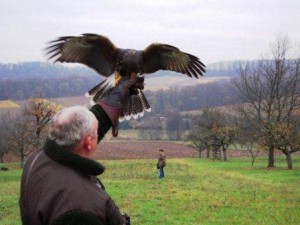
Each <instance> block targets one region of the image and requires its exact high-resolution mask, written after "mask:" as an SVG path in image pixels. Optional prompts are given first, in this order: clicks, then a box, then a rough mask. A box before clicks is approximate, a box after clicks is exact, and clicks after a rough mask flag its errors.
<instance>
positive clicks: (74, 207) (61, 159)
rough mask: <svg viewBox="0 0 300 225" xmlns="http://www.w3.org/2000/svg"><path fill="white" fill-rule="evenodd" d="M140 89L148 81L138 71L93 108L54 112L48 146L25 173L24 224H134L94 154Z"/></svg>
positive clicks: (22, 188) (73, 108) (23, 184)
mask: <svg viewBox="0 0 300 225" xmlns="http://www.w3.org/2000/svg"><path fill="white" fill-rule="evenodd" d="M136 88H143V79H139V78H137V77H136V76H135V75H133V76H131V78H128V79H125V80H123V81H122V82H121V83H120V84H119V85H118V86H117V87H116V88H115V89H114V90H113V91H112V92H111V93H109V94H108V95H107V96H105V97H104V98H103V99H101V100H100V101H99V102H98V103H97V104H96V105H94V106H93V107H92V108H91V109H90V110H88V109H87V108H85V107H82V106H74V107H70V108H65V109H63V110H61V111H59V112H58V113H56V115H54V117H53V118H52V121H51V123H50V129H49V136H48V138H47V140H46V142H45V145H44V148H43V149H41V150H38V151H36V152H34V153H33V154H32V155H31V156H30V158H29V159H28V160H27V162H26V165H25V168H24V171H23V176H22V181H21V195H20V211H21V219H22V224H23V225H62V224H63V225H105V224H109V225H126V224H130V218H129V217H128V216H127V215H126V214H125V215H122V214H121V213H120V211H119V209H118V207H117V206H116V205H115V203H114V201H113V200H112V199H111V198H110V197H109V195H108V194H107V193H106V191H105V188H104V185H103V184H102V183H101V181H100V180H99V179H98V178H97V176H99V175H100V174H102V173H103V172H104V167H103V166H102V165H101V164H100V163H98V162H96V161H94V160H92V159H91V156H92V154H93V153H94V152H95V150H96V147H97V143H98V142H100V140H101V139H102V138H103V137H104V135H105V134H106V133H107V131H108V130H109V129H110V128H111V127H113V132H115V131H116V129H117V120H118V117H119V116H120V113H121V111H122V106H123V104H124V102H125V101H126V100H127V99H128V98H129V96H130V94H131V92H132V90H134V89H136Z"/></svg>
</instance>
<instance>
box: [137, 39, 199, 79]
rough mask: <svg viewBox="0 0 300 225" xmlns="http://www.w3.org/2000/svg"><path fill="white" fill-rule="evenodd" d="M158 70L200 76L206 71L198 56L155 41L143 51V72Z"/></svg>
mask: <svg viewBox="0 0 300 225" xmlns="http://www.w3.org/2000/svg"><path fill="white" fill-rule="evenodd" d="M158 70H171V71H175V72H179V73H183V74H186V75H188V76H190V77H192V76H194V77H196V78H198V76H199V75H200V76H202V74H203V73H204V72H205V65H204V64H203V63H202V62H201V61H200V60H199V59H198V58H197V57H196V56H194V55H191V54H188V53H185V52H182V51H180V50H179V49H178V48H176V47H174V46H171V45H167V44H159V43H153V44H151V45H149V46H148V47H147V48H146V49H145V50H144V51H143V60H142V66H141V72H142V73H154V72H156V71H158Z"/></svg>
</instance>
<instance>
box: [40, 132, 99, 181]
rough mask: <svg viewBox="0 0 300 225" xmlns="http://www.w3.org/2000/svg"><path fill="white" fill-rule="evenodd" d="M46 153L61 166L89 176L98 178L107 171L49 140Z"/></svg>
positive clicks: (45, 148)
mask: <svg viewBox="0 0 300 225" xmlns="http://www.w3.org/2000/svg"><path fill="white" fill-rule="evenodd" d="M44 151H45V153H46V155H47V156H48V157H49V158H51V159H52V160H54V161H56V162H58V163H59V164H62V165H64V166H68V167H71V168H73V169H76V170H79V171H80V172H82V173H85V174H88V175H93V176H97V175H100V174H102V173H103V172H104V170H105V168H104V166H102V165H101V164H100V163H98V162H96V161H94V160H91V159H88V158H84V157H81V156H80V155H77V154H74V153H72V152H71V151H70V150H69V149H68V148H65V147H62V146H59V145H58V144H56V143H55V142H54V141H52V140H50V139H49V138H47V140H46V142H45V146H44Z"/></svg>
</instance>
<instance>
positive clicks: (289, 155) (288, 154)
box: [286, 152, 293, 170]
mask: <svg viewBox="0 0 300 225" xmlns="http://www.w3.org/2000/svg"><path fill="white" fill-rule="evenodd" d="M286 163H287V166H288V169H290V170H291V169H293V162H292V156H291V153H290V152H287V154H286Z"/></svg>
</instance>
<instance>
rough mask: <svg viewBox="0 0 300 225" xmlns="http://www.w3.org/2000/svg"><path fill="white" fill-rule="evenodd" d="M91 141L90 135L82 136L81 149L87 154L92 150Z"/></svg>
mask: <svg viewBox="0 0 300 225" xmlns="http://www.w3.org/2000/svg"><path fill="white" fill-rule="evenodd" d="M91 141H92V138H91V136H90V135H87V136H85V137H84V138H83V150H84V152H85V153H87V154H88V155H89V153H90V151H91V150H92V146H91Z"/></svg>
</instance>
